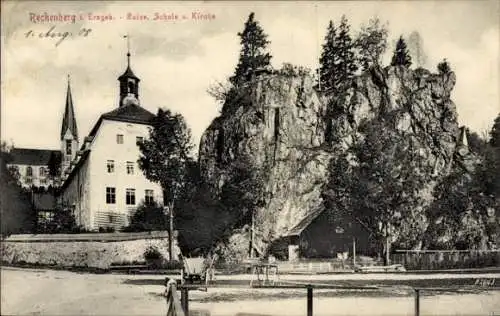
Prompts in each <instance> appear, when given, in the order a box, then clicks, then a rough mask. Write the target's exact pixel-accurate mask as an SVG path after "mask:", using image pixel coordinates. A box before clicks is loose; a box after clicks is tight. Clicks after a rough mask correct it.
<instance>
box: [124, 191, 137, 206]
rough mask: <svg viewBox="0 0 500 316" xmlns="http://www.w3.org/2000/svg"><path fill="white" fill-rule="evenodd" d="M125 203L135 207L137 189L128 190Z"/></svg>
mask: <svg viewBox="0 0 500 316" xmlns="http://www.w3.org/2000/svg"><path fill="white" fill-rule="evenodd" d="M125 202H126V203H125V204H127V205H135V189H127V193H126V196H125Z"/></svg>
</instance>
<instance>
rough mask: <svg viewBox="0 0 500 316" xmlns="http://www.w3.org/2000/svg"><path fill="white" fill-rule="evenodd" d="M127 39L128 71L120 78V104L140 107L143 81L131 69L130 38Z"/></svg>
mask: <svg viewBox="0 0 500 316" xmlns="http://www.w3.org/2000/svg"><path fill="white" fill-rule="evenodd" d="M124 37H125V38H127V69H126V70H125V72H124V73H123V74H122V75H121V76H120V77H118V81H119V82H120V103H119V106H120V107H121V106H124V105H129V104H135V105H139V81H141V80H140V79H139V78H138V77H137V76H136V75H135V74H134V72H133V71H132V68H130V38H129V36H128V35H126V36H124Z"/></svg>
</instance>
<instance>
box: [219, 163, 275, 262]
mask: <svg viewBox="0 0 500 316" xmlns="http://www.w3.org/2000/svg"><path fill="white" fill-rule="evenodd" d="M228 171H229V172H228V175H229V179H228V180H227V181H226V182H225V183H224V185H223V186H222V188H221V193H220V203H221V205H223V207H224V208H225V209H226V210H227V212H228V213H229V214H231V218H230V222H229V225H228V227H229V228H230V229H234V228H241V227H243V226H244V225H251V226H252V228H251V229H252V237H251V238H250V245H249V255H250V256H251V257H252V256H253V249H254V246H255V241H254V237H253V236H254V235H253V231H254V229H255V217H256V212H257V210H258V209H259V208H261V207H263V206H264V205H265V183H266V180H265V175H266V172H264V170H263V169H261V168H258V167H256V166H255V165H254V164H252V162H251V161H250V159H249V158H248V157H245V156H243V157H240V158H239V159H237V160H235V161H234V162H233V164H232V165H231V166H230V168H229V170H228ZM224 237H229V236H224Z"/></svg>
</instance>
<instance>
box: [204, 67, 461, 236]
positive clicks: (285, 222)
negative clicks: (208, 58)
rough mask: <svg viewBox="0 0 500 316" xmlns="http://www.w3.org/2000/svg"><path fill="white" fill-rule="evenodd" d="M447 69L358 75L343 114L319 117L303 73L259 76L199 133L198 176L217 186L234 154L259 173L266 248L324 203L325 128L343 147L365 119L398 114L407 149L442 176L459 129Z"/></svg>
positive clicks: (319, 100) (323, 106)
mask: <svg viewBox="0 0 500 316" xmlns="http://www.w3.org/2000/svg"><path fill="white" fill-rule="evenodd" d="M455 80H456V79H455V74H454V73H453V72H451V73H448V74H444V75H439V74H433V73H430V72H429V71H427V70H424V69H417V70H414V71H413V70H409V69H406V68H403V67H387V68H385V69H381V68H378V69H373V70H371V71H368V72H365V73H363V74H362V75H360V76H359V77H357V78H356V79H355V80H354V82H353V84H352V86H351V87H350V88H349V89H348V90H347V93H346V94H345V95H343V96H335V97H336V98H337V104H338V105H340V107H341V108H342V111H341V112H342V113H341V114H339V115H337V116H336V118H335V119H334V120H332V121H329V122H328V121H327V120H325V115H326V113H327V102H326V101H325V99H324V98H323V97H322V96H321V95H320V94H319V93H317V92H316V90H315V88H314V81H313V79H312V78H311V77H310V76H308V75H295V76H294V75H283V74H264V75H260V76H258V77H257V78H255V79H254V80H253V81H251V82H249V83H248V84H247V85H246V86H244V87H241V88H240V89H239V90H238V93H236V94H234V95H233V96H232V97H231V98H230V99H228V100H227V101H226V105H225V106H224V109H225V111H223V113H222V114H221V116H220V117H218V118H216V119H215V120H214V121H213V122H212V124H211V125H210V126H209V127H208V129H207V130H206V131H205V133H204V134H203V136H202V139H201V143H200V149H199V161H200V166H201V169H202V175H203V177H204V179H205V180H207V181H208V182H209V183H211V184H212V185H214V186H215V187H219V188H220V187H221V186H222V185H223V184H224V182H225V181H226V179H227V178H228V174H227V170H229V168H228V166H230V165H231V164H232V163H233V162H234V161H235V160H237V159H239V157H242V156H246V157H250V158H251V159H250V160H251V164H252V165H253V166H254V168H255V169H260V170H265V174H266V175H267V177H266V184H265V191H266V192H267V194H266V201H265V206H264V207H262V208H261V209H259V211H258V212H257V214H256V227H257V231H258V232H259V233H258V236H260V241H261V242H264V244H263V245H262V246H265V244H267V243H268V242H270V241H271V240H273V239H275V238H278V237H279V236H282V235H286V233H287V231H289V230H290V229H292V228H293V227H294V226H295V225H297V224H298V223H299V222H301V221H302V220H303V219H304V217H306V216H307V215H308V214H311V213H312V212H316V211H318V210H319V209H321V208H322V207H323V203H322V202H323V201H322V198H321V193H322V187H323V185H324V183H325V182H326V181H327V180H328V178H329V176H330V175H329V174H328V172H327V167H328V164H329V162H330V159H331V158H332V157H333V156H334V155H335V154H336V152H335V151H332V150H331V149H329V148H331V147H329V146H327V145H326V144H325V137H328V134H329V133H333V132H335V133H337V135H339V136H340V138H338V142H339V144H340V145H341V146H338V147H339V148H341V149H340V150H342V148H344V149H346V148H349V147H350V146H352V145H353V143H354V142H356V141H357V140H359V139H360V138H361V137H362V136H363V135H361V134H360V132H359V131H358V128H359V125H360V123H361V122H362V120H364V119H368V120H369V119H377V118H378V117H380V116H381V115H385V113H388V112H395V113H397V115H398V119H397V122H398V123H397V124H396V125H395V126H394V128H395V129H397V130H398V131H400V132H401V133H405V135H407V136H408V137H410V138H411V139H412V142H411V143H412V144H413V146H412V150H415V152H416V153H418V154H419V155H422V156H423V157H424V158H425V161H427V163H428V164H429V165H430V166H432V170H433V175H432V176H433V177H434V178H439V177H441V176H443V175H444V174H446V173H447V172H448V171H447V170H449V168H450V166H451V164H452V163H453V157H454V156H455V152H456V150H457V139H458V134H459V126H458V123H457V112H456V108H455V104H454V103H453V101H451V99H450V93H451V91H452V89H453V87H454V84H455Z"/></svg>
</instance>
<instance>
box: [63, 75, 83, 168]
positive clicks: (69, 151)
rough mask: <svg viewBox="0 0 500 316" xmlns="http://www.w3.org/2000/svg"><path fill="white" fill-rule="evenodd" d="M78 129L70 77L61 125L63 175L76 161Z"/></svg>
mask: <svg viewBox="0 0 500 316" xmlns="http://www.w3.org/2000/svg"><path fill="white" fill-rule="evenodd" d="M78 143H79V142H78V128H77V126H76V118H75V109H74V107H73V97H72V96H71V83H70V77H69V75H68V88H67V90H66V105H65V108H64V116H63V120H62V125H61V153H62V159H61V169H62V170H61V174H62V175H63V176H64V172H65V171H66V170H68V168H69V166H70V164H71V161H72V160H73V159H75V157H76V152H77V150H78Z"/></svg>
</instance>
